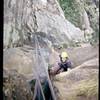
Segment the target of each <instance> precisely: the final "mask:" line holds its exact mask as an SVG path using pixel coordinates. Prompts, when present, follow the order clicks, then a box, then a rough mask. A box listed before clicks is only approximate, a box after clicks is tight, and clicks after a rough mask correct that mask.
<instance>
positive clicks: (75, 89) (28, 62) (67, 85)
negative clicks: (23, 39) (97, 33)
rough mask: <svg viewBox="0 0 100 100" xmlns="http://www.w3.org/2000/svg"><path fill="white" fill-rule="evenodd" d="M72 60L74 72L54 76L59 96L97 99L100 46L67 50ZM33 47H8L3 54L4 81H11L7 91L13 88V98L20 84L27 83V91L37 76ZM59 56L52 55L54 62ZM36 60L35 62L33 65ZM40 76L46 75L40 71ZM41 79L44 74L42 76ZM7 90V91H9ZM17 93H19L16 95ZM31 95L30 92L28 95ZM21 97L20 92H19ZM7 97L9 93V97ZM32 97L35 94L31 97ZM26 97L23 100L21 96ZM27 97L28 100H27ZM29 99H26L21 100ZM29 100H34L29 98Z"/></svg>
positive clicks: (68, 98)
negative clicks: (99, 50) (99, 47)
mask: <svg viewBox="0 0 100 100" xmlns="http://www.w3.org/2000/svg"><path fill="white" fill-rule="evenodd" d="M67 52H68V54H69V57H70V59H71V60H72V62H73V65H74V66H73V69H72V70H71V71H69V72H64V73H61V74H59V75H57V76H56V77H55V80H54V85H55V87H56V88H57V89H58V91H59V93H58V96H59V97H61V100H75V99H76V100H80V99H82V100H97V94H98V91H97V89H98V66H99V64H98V53H99V52H98V47H91V46H85V47H76V48H70V49H67ZM32 53H33V48H32V47H30V46H24V47H23V48H21V47H19V48H9V49H7V50H5V51H4V60H3V61H4V62H3V65H4V77H3V79H4V80H5V77H7V78H6V79H9V78H8V77H9V76H10V80H9V81H4V92H5V91H6V88H7V89H10V88H9V87H7V85H6V84H9V86H10V87H11V90H10V93H11V94H10V96H11V95H12V91H13V90H12V89H13V88H15V91H17V90H16V89H17V88H18V87H19V85H20V81H21V80H23V81H25V82H24V83H25V84H23V83H21V84H22V85H23V87H22V85H20V87H19V88H20V89H24V88H25V89H28V90H27V91H30V89H29V87H28V88H27V86H28V84H29V83H27V82H29V81H30V80H32V79H33V78H35V77H33V76H34V73H33V70H34V65H35V62H34V61H35V60H34V59H32ZM58 54H59V53H57V52H52V54H51V55H52V56H51V58H50V59H52V61H53V62H55V61H56V60H55V59H54V58H55V57H56V58H58V57H57V56H58ZM32 61H33V62H32ZM39 72H40V73H44V71H43V70H42V69H41V68H40V69H39ZM40 76H42V74H40ZM7 91H8V90H7ZM24 92H25V91H24V90H23V92H22V93H23V94H21V95H20V96H22V95H23V96H24V95H25V93H26V92H25V93H24ZM16 93H18V92H16ZM28 93H29V95H31V94H30V93H31V92H28ZM18 94H19V93H18ZM7 95H8V94H7ZM29 97H30V96H29ZM31 97H32V95H31ZM22 98H23V97H22ZM25 98H27V97H25ZM22 100H27V99H22ZM28 100H31V98H30V99H28Z"/></svg>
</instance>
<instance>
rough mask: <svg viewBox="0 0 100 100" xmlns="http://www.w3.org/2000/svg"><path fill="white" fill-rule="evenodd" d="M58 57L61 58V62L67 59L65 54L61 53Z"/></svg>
mask: <svg viewBox="0 0 100 100" xmlns="http://www.w3.org/2000/svg"><path fill="white" fill-rule="evenodd" d="M60 57H61V60H62V61H63V62H65V61H66V59H67V58H68V54H67V52H62V53H61V55H60Z"/></svg>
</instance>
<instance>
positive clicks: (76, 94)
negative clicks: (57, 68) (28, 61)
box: [54, 58, 99, 100]
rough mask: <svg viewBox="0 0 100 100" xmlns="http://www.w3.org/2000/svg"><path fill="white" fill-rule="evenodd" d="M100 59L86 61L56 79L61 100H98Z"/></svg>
mask: <svg viewBox="0 0 100 100" xmlns="http://www.w3.org/2000/svg"><path fill="white" fill-rule="evenodd" d="M98 63H99V62H98V59H97V58H94V59H92V60H89V61H86V62H85V63H83V64H82V65H80V66H78V67H76V68H74V69H72V70H71V71H69V72H63V73H61V74H59V75H57V76H56V77H55V81H54V83H55V86H56V87H57V89H58V90H59V93H60V95H61V100H98V67H99V64H98Z"/></svg>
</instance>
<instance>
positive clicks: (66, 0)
mask: <svg viewBox="0 0 100 100" xmlns="http://www.w3.org/2000/svg"><path fill="white" fill-rule="evenodd" d="M59 3H60V5H61V7H62V9H63V11H64V14H65V17H66V18H67V19H68V20H69V21H70V22H72V23H73V24H74V25H75V26H77V27H80V24H81V23H80V15H81V13H80V5H79V4H78V3H77V2H76V1H75V0H59Z"/></svg>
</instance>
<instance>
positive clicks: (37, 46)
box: [35, 35, 57, 100]
mask: <svg viewBox="0 0 100 100" xmlns="http://www.w3.org/2000/svg"><path fill="white" fill-rule="evenodd" d="M35 45H36V49H35V50H36V60H37V61H36V62H37V65H36V67H38V66H39V61H38V58H39V57H38V56H39V54H40V57H41V60H42V63H43V66H42V68H44V70H45V74H46V77H47V81H48V84H49V88H50V91H51V95H52V98H53V100H57V99H56V95H55V92H54V90H53V86H52V83H51V80H50V77H49V74H48V70H47V67H48V66H47V65H46V62H45V59H44V57H43V53H42V52H41V47H40V45H39V41H38V38H37V36H36V35H35ZM38 53H39V54H38ZM35 71H36V72H35V73H36V75H37V80H38V83H39V85H40V87H42V86H41V83H40V80H39V73H38V70H37V68H35ZM41 89H42V88H41ZM41 92H42V96H43V98H44V94H43V90H41ZM44 100H45V98H44Z"/></svg>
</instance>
